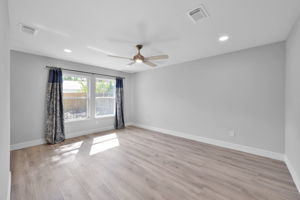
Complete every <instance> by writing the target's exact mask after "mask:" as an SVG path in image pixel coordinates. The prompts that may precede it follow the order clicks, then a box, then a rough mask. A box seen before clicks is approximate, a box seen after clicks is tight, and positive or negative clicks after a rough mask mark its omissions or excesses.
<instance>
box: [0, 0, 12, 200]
mask: <svg viewBox="0 0 300 200" xmlns="http://www.w3.org/2000/svg"><path fill="white" fill-rule="evenodd" d="M8 40H9V37H8V7H7V0H0V89H1V98H0V161H1V164H0V199H1V200H5V199H6V198H7V195H8V194H7V191H8V180H9V135H10V130H9V120H10V119H9V101H10V100H9V99H10V95H9V83H10V82H9V48H8Z"/></svg>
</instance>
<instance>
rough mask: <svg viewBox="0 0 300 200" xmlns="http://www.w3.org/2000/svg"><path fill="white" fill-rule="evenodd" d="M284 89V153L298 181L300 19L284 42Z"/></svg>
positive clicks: (299, 145)
mask: <svg viewBox="0 0 300 200" xmlns="http://www.w3.org/2000/svg"><path fill="white" fill-rule="evenodd" d="M285 91H286V99H285V102H286V103H285V110H286V112H285V153H286V156H287V158H288V160H289V161H290V163H291V165H292V166H293V168H294V170H295V173H296V175H297V177H298V181H300V179H299V177H300V19H298V22H297V23H296V24H295V26H294V28H293V30H292V32H291V34H290V36H289V39H288V40H287V43H286V88H285ZM299 183H300V182H299ZM299 183H298V184H299ZM298 187H299V186H298Z"/></svg>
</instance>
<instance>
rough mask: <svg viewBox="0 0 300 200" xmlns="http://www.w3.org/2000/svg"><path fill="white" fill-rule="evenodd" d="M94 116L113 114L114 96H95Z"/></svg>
mask: <svg viewBox="0 0 300 200" xmlns="http://www.w3.org/2000/svg"><path fill="white" fill-rule="evenodd" d="M95 103H96V105H95V107H96V116H98V117H99V116H103V115H113V114H115V99H114V98H97V99H96V102H95Z"/></svg>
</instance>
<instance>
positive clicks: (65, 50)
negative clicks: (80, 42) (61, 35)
mask: <svg viewBox="0 0 300 200" xmlns="http://www.w3.org/2000/svg"><path fill="white" fill-rule="evenodd" d="M64 52H66V53H72V50H71V49H64Z"/></svg>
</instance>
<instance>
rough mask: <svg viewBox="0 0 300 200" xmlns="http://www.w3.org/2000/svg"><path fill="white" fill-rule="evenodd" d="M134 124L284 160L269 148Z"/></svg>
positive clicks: (280, 154) (138, 125) (134, 124)
mask: <svg viewBox="0 0 300 200" xmlns="http://www.w3.org/2000/svg"><path fill="white" fill-rule="evenodd" d="M132 125H133V126H136V127H140V128H144V129H149V130H152V131H157V132H160V133H164V134H168V135H173V136H177V137H182V138H186V139H190V140H195V141H198V142H203V143H207V144H212V145H216V146H220V147H225V148H228V149H233V150H237V151H242V152H246V153H251V154H255V155H259V156H263V157H268V158H272V159H276V160H281V161H284V154H282V153H277V152H272V151H267V150H263V149H259V148H255V147H249V146H244V145H240V144H234V143H230V142H225V141H221V140H216V139H211V138H206V137H201V136H198V135H192V134H188V133H183V132H178V131H173V130H167V129H162V128H158V127H153V126H148V125H143V124H139V123H133V124H132Z"/></svg>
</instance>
